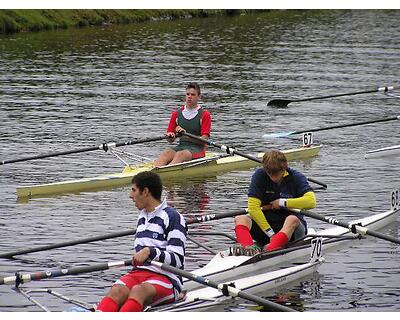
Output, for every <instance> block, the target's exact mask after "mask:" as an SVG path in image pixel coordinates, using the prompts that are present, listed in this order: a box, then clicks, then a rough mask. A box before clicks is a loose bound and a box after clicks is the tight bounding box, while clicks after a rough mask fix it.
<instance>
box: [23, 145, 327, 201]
mask: <svg viewBox="0 0 400 320" xmlns="http://www.w3.org/2000/svg"><path fill="white" fill-rule="evenodd" d="M320 149H321V146H320V145H318V146H312V147H307V148H297V149H289V150H284V151H283V152H284V153H285V154H286V157H287V158H288V161H293V160H301V159H307V158H311V157H314V156H316V155H317V154H318V153H319V151H320ZM263 155H264V153H259V154H257V157H258V158H259V159H261V158H262V156H263ZM258 165H259V163H257V162H255V161H252V160H249V159H247V158H244V157H241V156H237V155H235V156H227V157H220V156H215V154H214V156H211V157H210V158H205V159H203V161H189V162H184V163H181V164H178V165H173V166H164V167H160V168H155V167H154V166H153V165H152V164H151V163H147V164H143V165H139V166H129V167H125V169H124V171H123V172H121V173H114V174H105V175H101V176H97V177H92V178H83V179H77V180H69V181H62V182H55V183H48V184H38V185H32V186H21V187H17V196H18V198H19V199H20V200H22V201H23V200H24V199H25V200H26V199H30V198H39V197H45V196H52V195H57V194H65V193H79V192H84V191H96V190H101V189H109V188H115V187H122V186H127V185H129V184H130V183H131V180H132V177H133V176H135V175H136V174H138V173H139V172H143V171H153V172H156V173H158V174H159V175H160V176H161V178H162V179H163V180H171V179H177V178H188V177H203V176H210V175H215V174H219V173H223V172H229V171H234V170H248V169H251V168H254V167H256V166H258Z"/></svg>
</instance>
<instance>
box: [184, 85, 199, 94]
mask: <svg viewBox="0 0 400 320" xmlns="http://www.w3.org/2000/svg"><path fill="white" fill-rule="evenodd" d="M188 89H194V90H196V91H197V94H198V95H200V94H201V92H200V86H199V84H198V83H197V82H189V83H188V84H187V86H186V90H188Z"/></svg>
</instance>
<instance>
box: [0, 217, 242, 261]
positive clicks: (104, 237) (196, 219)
mask: <svg viewBox="0 0 400 320" xmlns="http://www.w3.org/2000/svg"><path fill="white" fill-rule="evenodd" d="M242 214H247V209H242V210H238V211H232V212H225V213H221V214H208V215H204V216H192V217H189V218H187V219H186V223H187V224H188V225H189V224H195V223H201V222H205V221H212V220H219V219H223V218H227V217H234V216H238V215H242ZM135 233H136V229H130V230H125V231H120V232H115V233H109V234H105V235H101V236H95V237H90V238H84V239H77V240H71V241H66V242H61V243H56V244H50V245H45V246H39V247H35V248H26V249H23V250H18V251H12V252H6V253H1V254H0V258H12V257H14V256H18V255H21V254H26V253H33V252H39V251H45V250H50V249H56V248H63V247H68V246H73V245H77V244H84V243H89V242H95V241H100V240H107V239H112V238H118V237H124V236H129V235H134V234H135Z"/></svg>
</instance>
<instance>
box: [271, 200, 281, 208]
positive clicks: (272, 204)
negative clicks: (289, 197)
mask: <svg viewBox="0 0 400 320" xmlns="http://www.w3.org/2000/svg"><path fill="white" fill-rule="evenodd" d="M270 205H271V208H272V209H280V208H281V207H280V205H279V199H276V200H274V201H271V202H270Z"/></svg>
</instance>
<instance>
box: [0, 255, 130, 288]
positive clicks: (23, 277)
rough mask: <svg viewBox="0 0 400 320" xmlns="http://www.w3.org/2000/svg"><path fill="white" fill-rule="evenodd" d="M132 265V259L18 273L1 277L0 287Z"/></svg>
mask: <svg viewBox="0 0 400 320" xmlns="http://www.w3.org/2000/svg"><path fill="white" fill-rule="evenodd" d="M131 265H132V259H129V260H125V261H114V262H104V263H99V264H94V265H91V266H81V267H72V268H69V269H67V268H65V269H54V270H47V271H42V272H35V273H25V274H21V273H17V274H16V275H15V276H8V277H0V285H2V284H15V285H17V286H18V285H19V284H21V283H25V282H30V281H34V280H43V279H48V278H57V277H63V276H71V275H78V274H83V273H88V272H95V271H103V270H107V269H110V268H121V267H126V266H131Z"/></svg>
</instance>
